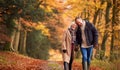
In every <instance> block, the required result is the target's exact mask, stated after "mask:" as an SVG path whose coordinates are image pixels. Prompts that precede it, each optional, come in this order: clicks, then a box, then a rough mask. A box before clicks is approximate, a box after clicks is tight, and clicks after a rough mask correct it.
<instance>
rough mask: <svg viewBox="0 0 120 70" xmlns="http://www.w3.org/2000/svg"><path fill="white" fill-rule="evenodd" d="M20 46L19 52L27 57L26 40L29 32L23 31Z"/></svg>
mask: <svg viewBox="0 0 120 70" xmlns="http://www.w3.org/2000/svg"><path fill="white" fill-rule="evenodd" d="M20 38H21V39H20V45H19V52H20V53H21V54H24V55H26V38H27V31H26V30H23V31H21V37H20Z"/></svg>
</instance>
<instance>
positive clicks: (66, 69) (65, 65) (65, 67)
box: [64, 62, 69, 70]
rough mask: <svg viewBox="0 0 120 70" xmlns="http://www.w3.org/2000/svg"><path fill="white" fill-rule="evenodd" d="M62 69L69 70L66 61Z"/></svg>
mask: <svg viewBox="0 0 120 70" xmlns="http://www.w3.org/2000/svg"><path fill="white" fill-rule="evenodd" d="M64 70H69V64H68V63H67V62H64Z"/></svg>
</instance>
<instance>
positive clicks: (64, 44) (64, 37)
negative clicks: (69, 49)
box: [62, 31, 67, 50]
mask: <svg viewBox="0 0 120 70" xmlns="http://www.w3.org/2000/svg"><path fill="white" fill-rule="evenodd" d="M66 37H67V31H64V34H63V41H62V42H63V43H62V50H66Z"/></svg>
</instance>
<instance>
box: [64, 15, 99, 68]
mask: <svg viewBox="0 0 120 70" xmlns="http://www.w3.org/2000/svg"><path fill="white" fill-rule="evenodd" d="M78 45H79V47H80V51H81V54H82V67H83V70H89V67H90V61H91V55H92V51H93V48H96V47H97V45H98V32H97V30H96V28H95V27H94V26H93V25H92V24H91V23H90V22H88V21H85V20H83V19H82V18H81V17H76V18H75V22H74V23H72V24H71V25H70V27H69V28H68V29H67V30H66V31H65V33H64V36H63V46H62V52H63V61H64V70H72V62H73V59H74V50H75V48H76V46H78Z"/></svg>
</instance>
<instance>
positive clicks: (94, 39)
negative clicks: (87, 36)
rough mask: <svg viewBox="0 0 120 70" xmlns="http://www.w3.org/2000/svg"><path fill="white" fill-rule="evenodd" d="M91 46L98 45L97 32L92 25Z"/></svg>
mask: <svg viewBox="0 0 120 70" xmlns="http://www.w3.org/2000/svg"><path fill="white" fill-rule="evenodd" d="M92 33H93V34H92V35H93V46H95V45H98V31H97V29H96V28H95V26H94V25H93V24H92Z"/></svg>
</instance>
